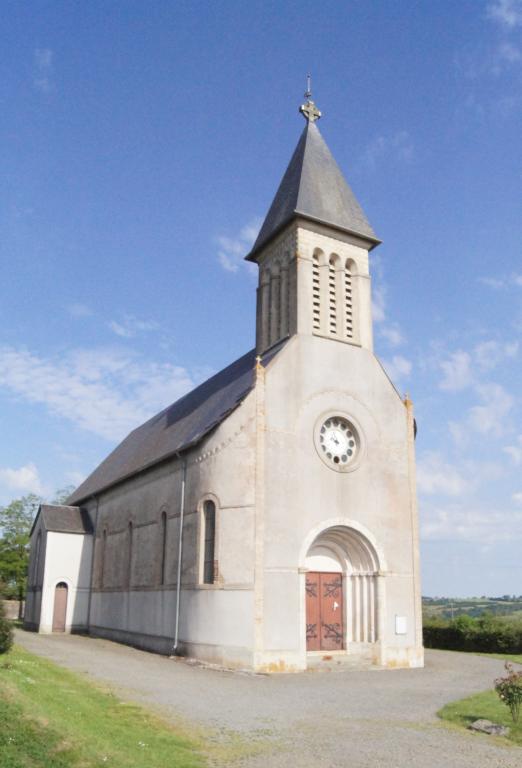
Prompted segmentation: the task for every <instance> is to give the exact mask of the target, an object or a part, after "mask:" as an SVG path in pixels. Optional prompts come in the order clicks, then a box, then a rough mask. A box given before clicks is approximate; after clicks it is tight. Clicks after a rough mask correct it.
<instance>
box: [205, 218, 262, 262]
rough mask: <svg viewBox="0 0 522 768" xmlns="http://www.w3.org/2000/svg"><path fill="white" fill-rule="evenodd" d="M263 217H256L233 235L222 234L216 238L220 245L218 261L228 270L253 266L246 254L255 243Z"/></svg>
mask: <svg viewBox="0 0 522 768" xmlns="http://www.w3.org/2000/svg"><path fill="white" fill-rule="evenodd" d="M261 223H262V222H261V219H259V218H255V219H253V220H252V221H251V222H249V223H248V224H246V225H245V226H244V227H242V229H241V230H240V231H239V233H238V234H237V235H235V236H233V237H227V236H225V235H220V236H219V237H217V238H216V240H217V244H218V246H219V250H218V261H219V263H220V264H221V266H222V267H223V269H224V270H225V271H226V272H237V271H238V270H239V268H240V267H243V266H244V267H247V268H252V266H253V265H252V264H250V263H249V262H246V261H245V260H244V259H245V256H246V255H247V253H248V252H249V251H250V249H251V248H252V246H253V245H254V242H255V239H256V237H257V235H258V233H259V229H260V227H261Z"/></svg>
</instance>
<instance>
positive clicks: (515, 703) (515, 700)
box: [495, 661, 522, 723]
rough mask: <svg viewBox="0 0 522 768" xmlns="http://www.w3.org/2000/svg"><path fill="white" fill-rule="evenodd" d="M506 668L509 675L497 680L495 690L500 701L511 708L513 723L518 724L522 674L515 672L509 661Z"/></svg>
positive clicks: (521, 699) (521, 698) (521, 697)
mask: <svg viewBox="0 0 522 768" xmlns="http://www.w3.org/2000/svg"><path fill="white" fill-rule="evenodd" d="M504 667H505V669H506V672H507V675H506V677H499V678H498V680H495V690H496V692H497V693H498V695H499V698H500V700H501V701H502V702H503V703H504V704H505V705H506V707H509V710H510V712H511V717H512V718H513V722H514V723H517V722H518V716H519V713H520V706H521V705H522V672H515V670H514V669H513V665H512V664H510V663H509V661H506V663H505V664H504Z"/></svg>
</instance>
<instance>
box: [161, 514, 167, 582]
mask: <svg viewBox="0 0 522 768" xmlns="http://www.w3.org/2000/svg"><path fill="white" fill-rule="evenodd" d="M160 537H161V538H160V547H161V550H160V558H161V561H160V562H161V566H160V584H162V585H163V584H165V573H166V565H167V513H166V512H162V513H161V523H160Z"/></svg>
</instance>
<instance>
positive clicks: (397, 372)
mask: <svg viewBox="0 0 522 768" xmlns="http://www.w3.org/2000/svg"><path fill="white" fill-rule="evenodd" d="M382 364H383V366H384V369H385V371H386V373H387V374H388V376H389V377H390V379H391V380H392V381H399V380H401V379H407V378H408V376H409V375H410V374H411V369H412V367H413V366H412V363H411V361H410V360H407V359H406V358H405V357H402V355H394V356H393V357H392V358H391V360H383V361H382Z"/></svg>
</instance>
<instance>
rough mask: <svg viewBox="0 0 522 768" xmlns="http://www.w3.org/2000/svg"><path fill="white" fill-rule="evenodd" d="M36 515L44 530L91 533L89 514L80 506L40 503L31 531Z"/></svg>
mask: <svg viewBox="0 0 522 768" xmlns="http://www.w3.org/2000/svg"><path fill="white" fill-rule="evenodd" d="M38 517H41V519H42V525H43V527H44V528H45V530H46V531H54V532H56V533H92V526H91V521H90V519H89V515H88V514H87V512H86V511H85V510H84V509H80V507H70V506H67V505H66V504H41V505H40V508H39V510H38V515H37V516H36V519H35V521H34V523H33V527H32V529H31V533H32V531H33V529H34V526H35V525H36V520H37V519H38Z"/></svg>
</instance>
